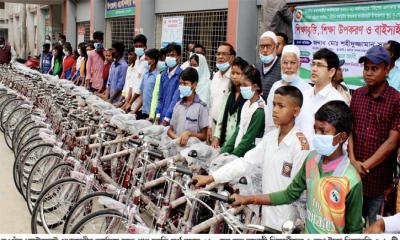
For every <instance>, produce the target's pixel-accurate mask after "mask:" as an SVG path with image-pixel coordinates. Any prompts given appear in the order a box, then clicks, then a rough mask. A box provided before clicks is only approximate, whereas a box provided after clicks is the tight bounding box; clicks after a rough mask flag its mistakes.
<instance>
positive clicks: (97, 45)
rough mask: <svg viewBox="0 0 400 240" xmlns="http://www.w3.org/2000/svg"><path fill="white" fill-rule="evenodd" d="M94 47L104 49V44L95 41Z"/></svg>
mask: <svg viewBox="0 0 400 240" xmlns="http://www.w3.org/2000/svg"><path fill="white" fill-rule="evenodd" d="M94 48H95V49H96V50H98V49H102V48H103V44H101V43H99V42H96V43H94Z"/></svg>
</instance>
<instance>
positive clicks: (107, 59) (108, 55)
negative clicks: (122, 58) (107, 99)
mask: <svg viewBox="0 0 400 240" xmlns="http://www.w3.org/2000/svg"><path fill="white" fill-rule="evenodd" d="M103 53H104V63H103V64H104V67H103V73H102V78H103V87H102V88H101V89H100V90H99V91H97V92H96V95H98V96H99V97H102V95H103V94H105V91H106V86H107V80H108V75H109V73H110V68H111V64H112V62H113V58H112V49H111V48H110V49H107V50H104V52H103ZM103 98H104V96H103Z"/></svg>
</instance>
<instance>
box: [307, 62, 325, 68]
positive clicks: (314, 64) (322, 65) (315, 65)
mask: <svg viewBox="0 0 400 240" xmlns="http://www.w3.org/2000/svg"><path fill="white" fill-rule="evenodd" d="M310 65H311V67H317V68H323V67H326V68H327V67H328V65H324V64H322V63H316V62H312V63H311V64H310Z"/></svg>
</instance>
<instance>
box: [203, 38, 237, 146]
mask: <svg viewBox="0 0 400 240" xmlns="http://www.w3.org/2000/svg"><path fill="white" fill-rule="evenodd" d="M235 56H236V51H235V48H234V47H233V46H232V45H231V44H230V43H227V42H222V43H220V44H219V46H218V49H217V54H216V57H217V58H216V60H217V61H216V67H217V69H218V72H216V73H215V74H214V76H213V79H212V81H211V84H210V106H209V109H210V116H209V129H208V131H207V141H208V142H211V140H212V136H213V133H214V130H215V125H216V124H217V120H218V116H219V112H220V109H221V105H222V104H223V102H224V99H225V96H226V95H227V94H228V93H229V89H230V88H231V79H230V78H231V64H232V62H233V59H235Z"/></svg>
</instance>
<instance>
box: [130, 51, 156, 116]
mask: <svg viewBox="0 0 400 240" xmlns="http://www.w3.org/2000/svg"><path fill="white" fill-rule="evenodd" d="M144 60H145V61H144V68H145V69H146V72H145V74H144V76H143V80H142V83H141V84H140V89H139V94H140V98H139V101H138V103H137V105H136V106H135V108H134V109H133V111H132V112H131V113H133V114H137V116H138V117H137V119H147V118H148V117H149V115H150V107H151V99H152V97H153V90H154V85H155V83H156V77H157V75H158V70H157V61H158V50H157V49H155V48H153V49H149V50H147V51H146V53H145V57H144ZM140 108H142V110H141V111H139V109H140Z"/></svg>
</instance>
